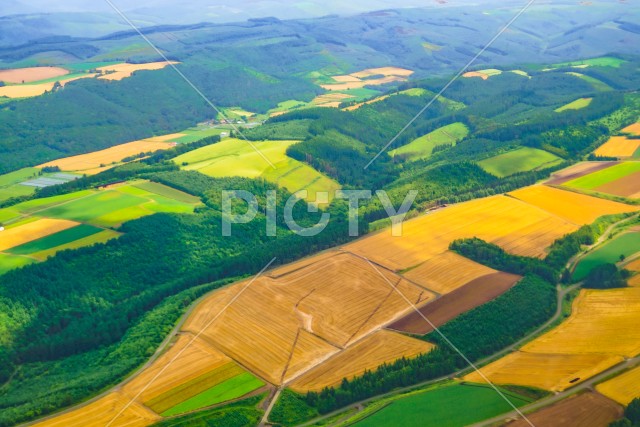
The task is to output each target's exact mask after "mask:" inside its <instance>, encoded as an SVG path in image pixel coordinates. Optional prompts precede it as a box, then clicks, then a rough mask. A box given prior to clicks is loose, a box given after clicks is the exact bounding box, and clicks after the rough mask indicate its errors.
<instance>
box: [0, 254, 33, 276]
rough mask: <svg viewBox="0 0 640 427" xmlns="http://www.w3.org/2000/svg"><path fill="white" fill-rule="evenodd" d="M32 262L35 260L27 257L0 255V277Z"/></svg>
mask: <svg viewBox="0 0 640 427" xmlns="http://www.w3.org/2000/svg"><path fill="white" fill-rule="evenodd" d="M33 262H35V260H33V259H30V258H27V257H23V256H15V255H9V254H4V253H0V275H3V274H5V273H7V272H8V271H11V270H14V269H16V268H20V267H24V266H25V265H29V264H31V263H33Z"/></svg>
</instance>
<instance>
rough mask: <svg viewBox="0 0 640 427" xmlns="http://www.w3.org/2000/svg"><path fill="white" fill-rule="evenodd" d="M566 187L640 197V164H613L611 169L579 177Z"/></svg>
mask: <svg viewBox="0 0 640 427" xmlns="http://www.w3.org/2000/svg"><path fill="white" fill-rule="evenodd" d="M564 185H565V186H567V187H571V188H576V189H580V190H593V191H598V192H601V193H608V194H614V195H617V196H622V197H629V198H636V197H640V162H623V163H617V164H613V165H611V166H610V167H607V168H604V169H600V170H595V171H593V172H591V173H589V174H587V175H584V176H581V177H577V178H575V179H573V180H570V181H568V182H566V183H564Z"/></svg>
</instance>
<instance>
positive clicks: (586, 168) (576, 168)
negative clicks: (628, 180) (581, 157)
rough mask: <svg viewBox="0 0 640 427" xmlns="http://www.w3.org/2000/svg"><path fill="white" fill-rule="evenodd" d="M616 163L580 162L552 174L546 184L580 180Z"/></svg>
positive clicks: (561, 183) (560, 183)
mask: <svg viewBox="0 0 640 427" xmlns="http://www.w3.org/2000/svg"><path fill="white" fill-rule="evenodd" d="M615 164H617V162H580V163H576V164H575V165H573V166H569V167H568V168H566V169H562V170H561V171H558V172H554V173H553V174H552V175H551V178H550V179H549V180H548V181H547V182H546V184H548V185H563V184H566V183H567V182H569V181H573V180H576V179H578V178H582V177H583V176H586V175H589V174H591V173H594V172H598V171H600V170H602V169H606V168H608V167H611V166H613V165H615Z"/></svg>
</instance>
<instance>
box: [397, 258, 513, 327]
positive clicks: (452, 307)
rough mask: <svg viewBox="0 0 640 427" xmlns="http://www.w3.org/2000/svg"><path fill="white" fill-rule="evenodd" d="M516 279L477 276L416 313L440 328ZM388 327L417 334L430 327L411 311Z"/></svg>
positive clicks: (498, 294)
mask: <svg viewBox="0 0 640 427" xmlns="http://www.w3.org/2000/svg"><path fill="white" fill-rule="evenodd" d="M454 266H455V267H454ZM450 267H451V268H459V267H458V266H457V265H455V264H451V266H450ZM520 278H521V277H520V276H516V275H515V274H508V273H493V274H488V275H486V276H482V277H479V278H477V279H474V280H472V281H470V282H469V283H467V284H466V285H464V286H462V287H460V288H458V289H456V290H454V291H452V292H451V293H448V294H446V295H444V296H442V297H441V298H439V299H437V300H436V301H434V302H432V303H428V304H426V305H424V306H423V307H421V308H420V312H421V313H422V314H423V315H424V316H425V317H426V318H427V319H429V322H431V323H432V324H433V325H434V326H436V327H439V326H442V325H444V324H445V323H447V322H448V321H450V320H452V319H454V318H455V317H457V316H459V315H460V314H462V313H465V312H467V311H469V310H472V309H474V308H476V307H478V306H480V305H482V304H484V303H486V302H489V301H491V300H493V299H495V298H497V297H499V296H500V295H502V294H503V293H505V292H507V291H508V290H509V289H511V288H512V287H513V286H514V285H515V284H516V283H517V282H518V280H520ZM389 328H391V329H393V330H396V331H400V332H406V333H410V334H419V335H424V334H428V333H429V332H432V331H433V327H432V326H431V325H430V324H429V323H428V322H426V321H425V320H424V318H423V317H422V316H421V315H419V314H418V313H416V312H415V311H412V312H411V313H409V314H408V315H407V316H405V317H403V318H402V319H400V320H398V321H396V322H393V323H392V324H391V325H389Z"/></svg>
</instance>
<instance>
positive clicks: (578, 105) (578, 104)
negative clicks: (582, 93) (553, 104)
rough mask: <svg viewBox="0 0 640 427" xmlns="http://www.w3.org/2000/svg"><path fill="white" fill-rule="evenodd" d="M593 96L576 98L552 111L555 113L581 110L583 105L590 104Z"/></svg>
mask: <svg viewBox="0 0 640 427" xmlns="http://www.w3.org/2000/svg"><path fill="white" fill-rule="evenodd" d="M592 100H593V98H580V99H576V100H575V101H573V102H570V103H568V104H567V105H563V106H562V107H559V108H556V109H555V110H554V111H555V112H556V113H561V112H563V111H566V110H581V109H583V108H585V107H588V106H589V104H591V101H592Z"/></svg>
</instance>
